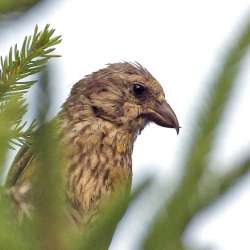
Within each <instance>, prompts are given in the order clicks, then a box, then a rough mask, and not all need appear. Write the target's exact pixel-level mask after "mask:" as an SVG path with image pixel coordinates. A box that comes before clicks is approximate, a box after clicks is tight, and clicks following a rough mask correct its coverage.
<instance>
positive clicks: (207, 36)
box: [0, 0, 250, 250]
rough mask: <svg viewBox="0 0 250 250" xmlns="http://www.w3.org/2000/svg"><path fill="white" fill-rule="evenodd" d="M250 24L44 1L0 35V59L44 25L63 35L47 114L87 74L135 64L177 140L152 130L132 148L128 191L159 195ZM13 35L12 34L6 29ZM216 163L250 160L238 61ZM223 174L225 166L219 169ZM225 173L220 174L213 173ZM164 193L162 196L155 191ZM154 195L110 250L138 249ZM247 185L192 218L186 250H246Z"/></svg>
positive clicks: (192, 11) (237, 18)
mask: <svg viewBox="0 0 250 250" xmlns="http://www.w3.org/2000/svg"><path fill="white" fill-rule="evenodd" d="M249 15H250V1H247V0H245V1H244V0H230V1H228V0H227V1H226V0H223V1H222V0H221V1H163V0H162V1H160V0H154V1H153V0H148V1H146V0H144V1H143V0H137V1H135V0H126V1H121V0H106V1H103V0H99V1H97V0H91V1H90V0H89V1H80V0H78V1H77V0H72V1H69V0H61V1H50V4H49V7H47V6H45V7H44V8H42V9H40V7H39V11H33V12H30V13H28V15H26V16H25V17H24V18H21V19H20V20H19V21H18V22H16V21H15V22H13V23H11V25H8V27H7V26H6V27H5V26H3V27H1V37H0V49H1V55H5V54H6V53H7V51H8V49H9V47H10V46H11V45H13V43H16V42H17V43H19V44H21V42H22V39H23V37H24V36H25V35H27V34H30V33H32V32H33V29H34V25H35V24H39V27H40V28H42V27H43V26H44V25H45V24H46V23H50V24H51V25H52V27H55V28H56V29H57V34H62V36H63V42H62V44H61V45H60V46H59V47H58V53H59V54H61V55H63V57H62V58H61V59H57V60H56V62H54V63H53V64H52V66H54V69H55V70H56V74H55V75H54V76H53V81H54V83H55V87H54V90H53V92H54V93H55V95H56V96H57V97H58V100H57V102H56V107H54V109H53V110H52V114H54V113H55V111H57V110H58V107H59V106H60V105H61V103H62V102H63V100H64V99H65V98H66V97H67V95H68V93H69V91H70V87H71V86H72V84H74V83H75V82H76V81H78V80H79V79H80V78H82V77H83V76H84V75H85V74H88V73H90V72H92V71H94V70H97V69H99V68H101V67H103V66H104V65H105V64H106V63H110V62H118V61H123V60H127V61H132V62H133V61H138V62H140V63H141V64H142V65H144V66H145V67H146V68H147V69H148V70H149V71H150V72H151V73H152V74H153V75H154V76H155V77H156V78H157V79H158V80H159V82H160V83H161V84H162V85H163V87H164V89H165V92H166V96H167V100H168V101H169V103H170V104H171V106H172V107H173V109H174V110H175V112H176V114H177V116H178V118H179V122H180V125H181V126H182V129H181V132H180V135H179V136H176V133H175V132H174V130H170V129H164V128H161V127H157V126H156V125H150V126H149V127H147V128H146V129H145V131H144V132H143V133H142V135H141V136H140V137H139V138H138V140H137V142H136V145H135V150H134V155H133V169H134V179H133V180H134V185H136V184H137V183H139V182H140V181H141V180H142V179H144V178H145V177H146V176H148V175H154V176H155V177H156V180H157V181H156V182H157V184H158V190H159V193H158V197H159V196H160V195H161V194H160V192H166V191H165V190H164V189H163V188H162V187H165V188H166V186H167V187H169V188H170V187H171V186H172V184H173V183H174V182H175V180H176V179H177V178H178V176H180V171H181V168H180V167H178V166H179V165H180V163H181V160H182V153H183V151H184V150H185V146H186V145H187V140H188V137H189V134H190V131H191V130H192V127H193V124H194V117H195V115H196V110H197V108H198V107H200V105H202V106H203V105H204V98H203V97H204V95H203V93H205V91H206V89H207V88H206V87H207V84H208V83H209V80H210V79H211V78H212V77H213V74H214V72H215V70H216V69H217V66H218V65H219V64H220V62H221V59H222V58H223V55H224V52H225V50H226V49H227V48H228V46H229V44H230V42H231V41H233V40H234V38H235V36H236V34H238V32H239V27H240V24H241V23H243V21H244V19H245V18H246V17H247V16H249ZM10 27H11V28H10ZM238 86H239V88H237V89H236V91H235V94H234V95H233V99H232V102H231V104H230V107H229V108H228V112H227V116H226V117H225V119H224V123H223V126H222V127H221V128H220V132H221V137H220V138H219V140H218V142H217V145H216V150H214V154H213V158H214V164H213V165H216V168H217V169H218V168H220V164H215V163H219V162H223V163H227V162H228V163H229V162H232V161H236V160H237V159H239V157H240V156H241V153H242V152H243V153H246V152H249V150H250V135H249V128H250V111H249V109H250V57H249V56H248V58H247V59H246V61H245V64H244V71H243V74H242V76H241V77H240V79H239V85H238ZM223 165H224V164H223ZM218 170H221V171H225V169H218ZM159 187H161V188H159ZM158 197H155V194H148V195H145V197H143V199H142V200H141V201H140V202H137V204H136V205H135V206H133V207H132V208H131V209H130V210H129V212H128V214H127V216H126V218H125V219H124V220H123V221H122V222H121V223H120V225H119V228H118V230H117V234H116V236H115V238H114V240H113V243H112V246H111V248H110V249H111V250H130V249H132V250H133V249H138V239H141V238H142V237H143V232H144V231H145V229H146V226H147V223H148V222H149V220H150V217H152V213H153V211H155V210H156V209H155V208H156V207H158V206H157V205H156V204H157V202H156V201H155V200H156V199H157V198H158ZM249 232H250V178H249V176H248V177H247V178H245V179H244V180H242V181H241V183H240V185H238V186H237V188H235V189H234V190H233V191H232V192H231V193H230V194H228V195H227V196H225V197H224V198H223V200H222V201H221V202H220V203H219V204H217V206H213V207H211V208H210V209H209V210H207V211H206V212H205V213H202V214H201V215H199V216H198V217H197V219H196V220H195V222H194V223H192V225H191V227H190V230H189V232H188V233H187V235H186V236H185V239H184V240H185V241H187V242H188V243H192V242H194V243H196V244H198V245H199V246H201V247H211V248H212V249H215V250H236V249H237V250H249V249H250V238H249Z"/></svg>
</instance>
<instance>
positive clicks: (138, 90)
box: [133, 83, 146, 97]
mask: <svg viewBox="0 0 250 250" xmlns="http://www.w3.org/2000/svg"><path fill="white" fill-rule="evenodd" d="M145 89H146V88H145V87H144V86H143V85H142V84H140V83H134V84H133V93H134V95H135V96H136V97H139V96H142V95H143V94H144V92H145Z"/></svg>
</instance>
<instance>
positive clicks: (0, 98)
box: [0, 25, 61, 147]
mask: <svg viewBox="0 0 250 250" xmlns="http://www.w3.org/2000/svg"><path fill="white" fill-rule="evenodd" d="M54 32H55V29H51V28H50V27H49V25H46V26H45V28H44V30H43V31H38V26H36V27H35V30H34V33H33V35H32V36H26V37H25V39H24V41H23V44H22V47H21V49H18V47H17V44H16V45H15V46H14V48H12V47H11V48H10V51H9V54H8V56H6V57H5V58H3V57H0V64H1V66H0V120H2V121H3V119H4V117H5V115H6V113H8V109H9V106H10V103H11V99H12V98H13V97H14V99H15V102H16V103H17V105H16V111H15V114H13V119H12V120H11V122H10V133H9V145H10V147H12V146H13V145H18V146H21V145H23V144H26V143H28V142H29V139H30V137H31V134H32V133H33V131H34V128H35V127H36V126H35V125H36V123H35V122H33V123H32V124H31V125H30V126H29V127H28V128H26V127H27V126H26V125H27V124H26V122H23V120H22V119H23V116H24V114H25V113H26V112H27V104H26V103H25V100H24V94H25V93H26V92H27V91H28V89H29V88H30V87H31V86H32V85H33V84H34V83H36V82H37V81H36V80H31V79H30V76H32V75H34V74H37V73H39V72H41V71H42V70H43V69H44V67H45V66H46V65H47V63H48V60H49V59H50V58H53V57H58V55H56V54H53V52H54V50H55V48H54V46H55V45H57V44H59V43H60V42H61V37H60V36H54ZM1 117H2V118H1Z"/></svg>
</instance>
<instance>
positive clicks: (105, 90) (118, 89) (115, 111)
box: [71, 62, 180, 134]
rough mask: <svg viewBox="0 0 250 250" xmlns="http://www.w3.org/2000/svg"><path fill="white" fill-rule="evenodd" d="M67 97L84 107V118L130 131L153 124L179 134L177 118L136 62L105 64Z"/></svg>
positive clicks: (150, 78) (153, 79)
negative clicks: (92, 118) (94, 119)
mask: <svg viewBox="0 0 250 250" xmlns="http://www.w3.org/2000/svg"><path fill="white" fill-rule="evenodd" d="M71 96H72V97H73V98H74V100H79V101H80V102H81V103H82V104H84V105H85V109H86V107H88V108H87V109H88V112H87V113H86V114H85V115H87V116H94V117H98V118H100V119H103V120H105V121H109V122H111V123H114V124H117V125H118V126H124V127H125V128H126V129H130V130H136V131H141V130H142V129H143V128H144V127H145V125H146V124H147V123H149V122H154V123H156V124H158V125H160V126H163V127H168V128H174V129H175V130H176V131H177V134H178V132H179V128H180V127H179V123H178V120H177V117H176V115H175V113H174V111H173V110H172V108H171V107H170V105H169V104H168V103H167V101H166V99H165V94H164V91H163V89H162V87H161V85H160V84H159V83H158V81H157V80H156V79H155V78H154V77H153V76H152V75H151V74H150V73H149V71H147V70H146V69H145V68H144V67H142V66H141V65H140V64H138V63H135V64H132V63H127V62H124V63H114V64H109V65H108V66H107V67H106V68H104V69H101V70H99V71H97V72H94V73H92V74H90V75H87V76H86V77H85V78H84V79H83V80H81V81H79V82H78V83H77V84H75V85H74V87H73V89H72V92H71Z"/></svg>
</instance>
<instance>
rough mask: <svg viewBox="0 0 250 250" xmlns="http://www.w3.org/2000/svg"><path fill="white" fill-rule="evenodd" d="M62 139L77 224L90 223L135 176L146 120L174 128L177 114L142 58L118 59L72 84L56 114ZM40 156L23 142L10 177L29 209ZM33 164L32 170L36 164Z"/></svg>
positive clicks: (22, 206)
mask: <svg viewBox="0 0 250 250" xmlns="http://www.w3.org/2000/svg"><path fill="white" fill-rule="evenodd" d="M56 119H57V120H58V124H59V125H58V126H59V134H60V143H61V144H62V145H63V146H64V147H65V148H67V150H65V152H64V156H63V157H64V159H65V162H66V166H65V167H64V168H65V170H64V171H62V175H64V176H63V179H64V180H65V181H64V186H65V200H66V201H67V203H68V204H69V214H70V217H71V218H72V219H73V221H74V222H75V223H77V224H82V223H89V221H90V220H92V217H94V216H93V214H95V213H96V211H98V207H99V205H100V202H101V201H102V200H105V199H107V197H110V195H111V194H112V193H113V192H114V191H115V190H116V189H117V187H118V185H119V184H120V183H123V182H126V183H127V185H128V186H129V189H130V187H131V182H132V152H133V146H134V142H135V140H136V138H137V136H138V135H139V134H140V133H141V131H142V130H143V129H144V128H145V126H146V125H147V124H149V123H150V122H153V123H155V124H157V125H159V126H162V127H167V128H174V129H175V130H176V132H177V134H178V133H179V129H180V126H179V122H178V119H177V117H176V115H175V113H174V111H173V109H172V108H171V106H170V105H169V104H168V102H167V101H166V98H165V93H164V90H163V88H162V86H161V85H160V83H159V82H158V81H157V80H156V78H154V77H153V75H152V74H151V73H150V72H149V71H148V70H147V69H146V68H145V67H143V66H142V65H141V64H139V63H138V62H135V63H131V62H118V63H112V64H108V65H106V66H105V67H104V68H102V69H100V70H98V71H95V72H93V73H91V74H89V75H86V76H85V77H84V78H83V79H81V80H80V81H78V82H77V83H76V84H75V85H73V87H72V89H71V92H70V94H69V97H68V98H67V99H66V101H65V102H64V104H63V105H62V107H61V110H60V111H59V113H58V114H57V116H56ZM34 165H36V156H35V155H34V154H33V153H32V150H31V149H30V148H29V146H24V147H23V148H21V150H20V151H19V153H18V154H17V156H16V158H15V159H14V161H13V164H12V166H11V170H10V173H9V175H8V178H7V186H8V187H9V188H10V190H11V193H12V197H13V200H14V201H15V204H18V205H19V209H21V210H23V211H24V212H25V211H26V210H27V208H28V207H29V205H28V204H29V203H28V201H27V199H28V198H27V197H28V195H27V193H29V192H32V190H33V189H35V187H34V186H32V178H33V176H34V174H33V173H32V172H34V171H35V168H33V167H32V166H34ZM31 169H33V170H31Z"/></svg>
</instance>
